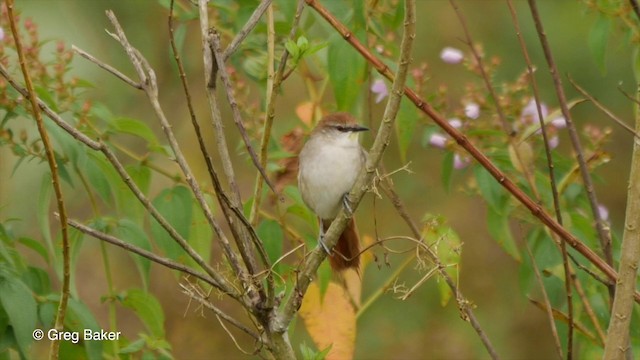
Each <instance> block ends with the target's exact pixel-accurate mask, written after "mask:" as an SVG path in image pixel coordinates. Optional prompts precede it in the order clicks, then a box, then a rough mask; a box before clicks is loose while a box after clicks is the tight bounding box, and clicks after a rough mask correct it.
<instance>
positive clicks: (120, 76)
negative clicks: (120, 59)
mask: <svg viewBox="0 0 640 360" xmlns="http://www.w3.org/2000/svg"><path fill="white" fill-rule="evenodd" d="M71 49H72V50H73V51H74V52H75V53H76V54H78V55H80V56H82V57H83V58H85V59H87V60H89V61H91V62H92V63H94V64H96V65H98V66H99V67H101V68H102V69H104V70H106V71H108V72H110V73H111V74H113V75H114V76H115V77H117V78H118V79H120V80H122V81H124V82H126V83H127V84H129V85H131V86H133V87H134V88H136V89H139V90H142V85H141V84H140V83H137V82H135V81H133V80H131V79H130V78H129V77H128V76H127V75H125V74H123V73H121V72H120V71H119V70H118V69H116V68H114V67H113V66H111V65H109V64H107V63H105V62H102V61H100V60H98V59H96V58H95V57H94V56H93V55H91V54H89V53H88V52H86V51H84V50H82V49H80V48H79V47H77V46H75V45H71Z"/></svg>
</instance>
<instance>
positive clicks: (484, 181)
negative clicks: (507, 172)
mask: <svg viewBox="0 0 640 360" xmlns="http://www.w3.org/2000/svg"><path fill="white" fill-rule="evenodd" d="M473 172H474V174H475V177H476V182H477V183H478V189H479V190H480V194H481V195H482V197H483V198H484V199H485V200H486V201H487V204H488V205H489V208H490V209H491V210H493V211H494V212H505V210H506V209H505V207H506V205H507V201H508V200H509V197H508V195H507V194H506V191H505V190H504V189H503V188H502V186H500V184H499V183H498V181H497V180H496V179H495V178H494V177H493V176H491V174H489V172H488V171H487V170H485V168H483V167H481V166H477V167H475V168H474V170H473Z"/></svg>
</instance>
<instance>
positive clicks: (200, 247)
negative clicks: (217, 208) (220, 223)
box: [187, 195, 213, 268]
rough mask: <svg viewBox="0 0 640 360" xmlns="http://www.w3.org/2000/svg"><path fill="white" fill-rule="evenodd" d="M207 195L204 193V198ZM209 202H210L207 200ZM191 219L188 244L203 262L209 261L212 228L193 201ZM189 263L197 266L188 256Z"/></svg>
mask: <svg viewBox="0 0 640 360" xmlns="http://www.w3.org/2000/svg"><path fill="white" fill-rule="evenodd" d="M206 196H207V195H205V198H206ZM209 203H210V202H209ZM192 213H193V220H192V221H191V227H190V229H189V239H187V240H188V241H189V244H191V246H192V247H193V249H194V250H195V251H196V252H197V253H198V254H200V256H201V257H202V259H203V260H204V262H209V259H210V258H211V241H212V239H213V230H212V229H211V226H210V225H209V221H207V218H206V217H205V216H204V213H203V212H202V210H201V209H200V205H199V204H198V203H197V202H195V201H194V202H193V212H192ZM189 263H190V264H191V265H192V266H194V267H196V268H197V267H199V265H197V264H196V263H195V260H193V259H191V258H189Z"/></svg>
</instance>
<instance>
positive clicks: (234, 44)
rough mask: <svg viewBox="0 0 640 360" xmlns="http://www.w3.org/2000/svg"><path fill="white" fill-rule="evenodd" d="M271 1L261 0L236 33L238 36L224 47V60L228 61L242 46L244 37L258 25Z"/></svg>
mask: <svg viewBox="0 0 640 360" xmlns="http://www.w3.org/2000/svg"><path fill="white" fill-rule="evenodd" d="M271 1H272V0H262V1H261V2H260V5H258V7H257V8H256V9H255V10H254V11H253V14H251V17H250V18H249V20H247V22H246V23H245V24H244V26H243V27H242V29H240V31H239V32H238V33H237V34H236V37H234V38H233V40H231V43H229V45H228V46H227V48H226V49H224V53H223V54H222V59H223V62H226V61H227V60H228V59H229V57H231V55H233V53H234V52H235V51H236V49H237V48H238V46H240V44H241V43H242V42H243V41H244V39H246V37H247V36H248V35H249V33H250V32H251V30H253V28H255V27H256V25H257V24H258V21H260V18H261V17H262V15H263V14H264V12H265V10H267V8H268V7H269V5H271Z"/></svg>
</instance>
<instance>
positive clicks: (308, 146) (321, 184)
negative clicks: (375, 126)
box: [298, 112, 369, 271]
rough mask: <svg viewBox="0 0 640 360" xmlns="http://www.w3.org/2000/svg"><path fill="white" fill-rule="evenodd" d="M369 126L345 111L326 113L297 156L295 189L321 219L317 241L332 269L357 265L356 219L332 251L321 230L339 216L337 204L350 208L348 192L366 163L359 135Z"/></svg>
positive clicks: (358, 242)
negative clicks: (327, 245)
mask: <svg viewBox="0 0 640 360" xmlns="http://www.w3.org/2000/svg"><path fill="white" fill-rule="evenodd" d="M366 130H369V129H368V128H366V127H364V126H361V125H358V123H357V122H356V119H355V118H354V117H353V116H351V115H350V114H348V113H341V112H340V113H333V114H330V115H327V116H325V117H324V118H322V120H320V122H319V123H318V124H317V125H316V127H315V129H313V131H312V132H311V135H310V136H309V139H308V140H307V142H306V143H305V145H304V147H303V148H302V151H301V152H300V155H299V160H300V169H299V171H298V188H299V189H300V193H301V194H302V199H303V200H304V202H305V204H307V206H308V207H309V208H311V210H313V212H314V213H315V214H316V215H317V216H318V218H319V219H320V239H319V241H320V243H321V245H322V246H323V247H324V248H325V250H326V251H327V253H329V254H330V255H331V256H330V257H329V261H330V264H331V267H332V268H333V269H334V270H344V269H348V268H352V269H354V270H356V271H358V266H359V264H360V257H359V253H360V236H359V234H358V229H357V228H356V223H355V219H353V218H351V219H350V220H349V224H348V225H347V227H346V228H345V230H344V232H343V233H342V235H341V236H340V239H339V240H338V242H337V243H336V246H335V248H334V249H333V251H334V252H336V253H333V254H332V253H331V251H330V250H329V249H327V247H326V245H325V244H324V242H323V237H324V232H325V231H326V230H327V229H328V228H329V226H330V225H331V222H332V221H333V220H334V219H335V218H336V216H338V212H339V211H340V207H341V206H343V204H344V206H345V208H346V209H347V211H351V208H350V206H349V204H348V200H347V197H346V196H347V194H348V193H349V191H350V190H351V188H352V187H353V184H354V183H355V182H356V178H357V177H358V173H359V172H360V170H361V169H362V167H363V166H364V165H365V162H366V158H367V154H366V152H365V151H364V149H363V148H362V147H361V146H360V143H359V141H358V137H359V136H358V135H359V133H360V132H361V131H366Z"/></svg>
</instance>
